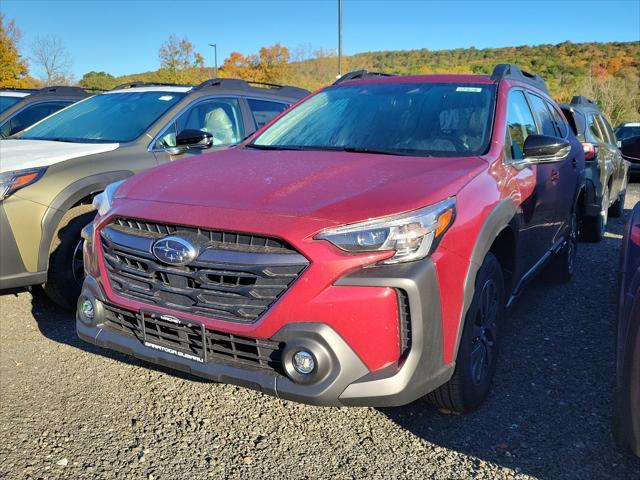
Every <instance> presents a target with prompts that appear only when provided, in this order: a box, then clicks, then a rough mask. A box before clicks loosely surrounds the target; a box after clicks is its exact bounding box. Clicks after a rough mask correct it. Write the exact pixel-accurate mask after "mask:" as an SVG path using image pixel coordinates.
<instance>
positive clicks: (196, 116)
mask: <svg viewBox="0 0 640 480" xmlns="http://www.w3.org/2000/svg"><path fill="white" fill-rule="evenodd" d="M185 130H201V131H203V132H208V133H210V134H211V135H212V136H213V145H214V146H217V145H220V146H223V145H232V144H234V143H238V142H239V141H240V140H242V138H243V137H244V127H243V124H242V114H241V113H240V104H239V102H238V100H237V99H235V98H215V99H210V100H205V101H202V102H199V103H197V104H195V105H193V106H191V107H190V108H189V109H188V110H187V111H185V112H183V113H182V115H180V116H179V117H178V118H177V119H176V120H175V121H174V122H173V123H172V124H171V125H170V126H169V128H168V129H167V130H166V131H165V133H164V134H163V135H162V137H160V139H159V140H158V141H157V142H156V148H167V147H175V146H176V137H177V136H178V135H180V133H182V132H183V131H185Z"/></svg>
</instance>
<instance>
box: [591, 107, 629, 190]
mask: <svg viewBox="0 0 640 480" xmlns="http://www.w3.org/2000/svg"><path fill="white" fill-rule="evenodd" d="M597 120H598V125H599V126H600V130H601V132H602V136H603V142H604V145H603V148H606V149H607V150H608V157H609V158H610V159H611V164H612V168H613V173H612V177H611V180H612V181H611V191H610V195H611V201H612V202H615V201H616V199H617V198H618V196H619V195H620V192H622V191H623V190H624V189H626V188H627V164H626V162H625V161H624V160H623V159H622V155H621V153H620V149H619V148H618V145H617V143H616V135H615V133H613V129H612V128H611V125H609V122H607V119H606V118H604V116H603V115H598V116H597Z"/></svg>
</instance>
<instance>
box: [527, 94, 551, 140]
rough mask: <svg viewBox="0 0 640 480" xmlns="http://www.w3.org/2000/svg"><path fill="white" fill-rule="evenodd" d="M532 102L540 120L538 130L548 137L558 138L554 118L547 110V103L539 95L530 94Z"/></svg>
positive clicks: (532, 106)
mask: <svg viewBox="0 0 640 480" xmlns="http://www.w3.org/2000/svg"><path fill="white" fill-rule="evenodd" d="M528 97H529V100H530V101H531V108H532V109H533V112H534V113H535V115H536V118H537V119H538V128H539V129H540V133H541V134H542V135H548V136H550V137H557V136H558V132H556V127H555V126H554V121H553V118H551V113H550V112H549V109H548V108H547V102H545V101H544V100H543V99H542V98H540V97H539V96H537V95H532V94H528Z"/></svg>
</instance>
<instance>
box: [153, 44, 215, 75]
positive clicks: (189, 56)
mask: <svg viewBox="0 0 640 480" xmlns="http://www.w3.org/2000/svg"><path fill="white" fill-rule="evenodd" d="M158 58H159V60H160V70H161V71H162V72H163V77H165V78H167V80H168V81H171V82H176V83H188V82H189V81H190V77H192V76H193V73H194V72H193V69H196V68H200V67H202V66H203V65H204V58H203V57H202V55H200V54H199V53H198V52H196V51H195V50H194V48H193V44H192V43H191V42H190V41H189V40H187V39H186V38H183V39H179V38H178V37H176V36H175V35H170V36H169V39H168V40H167V41H166V42H165V43H163V44H162V45H161V46H160V50H159V51H158Z"/></svg>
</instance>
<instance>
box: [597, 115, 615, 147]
mask: <svg viewBox="0 0 640 480" xmlns="http://www.w3.org/2000/svg"><path fill="white" fill-rule="evenodd" d="M598 124H599V125H600V131H601V132H602V135H603V136H604V138H605V140H606V141H607V142H608V143H609V144H611V145H615V144H616V135H615V133H613V129H612V128H611V125H609V122H607V119H606V118H604V117H603V116H602V115H598Z"/></svg>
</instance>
